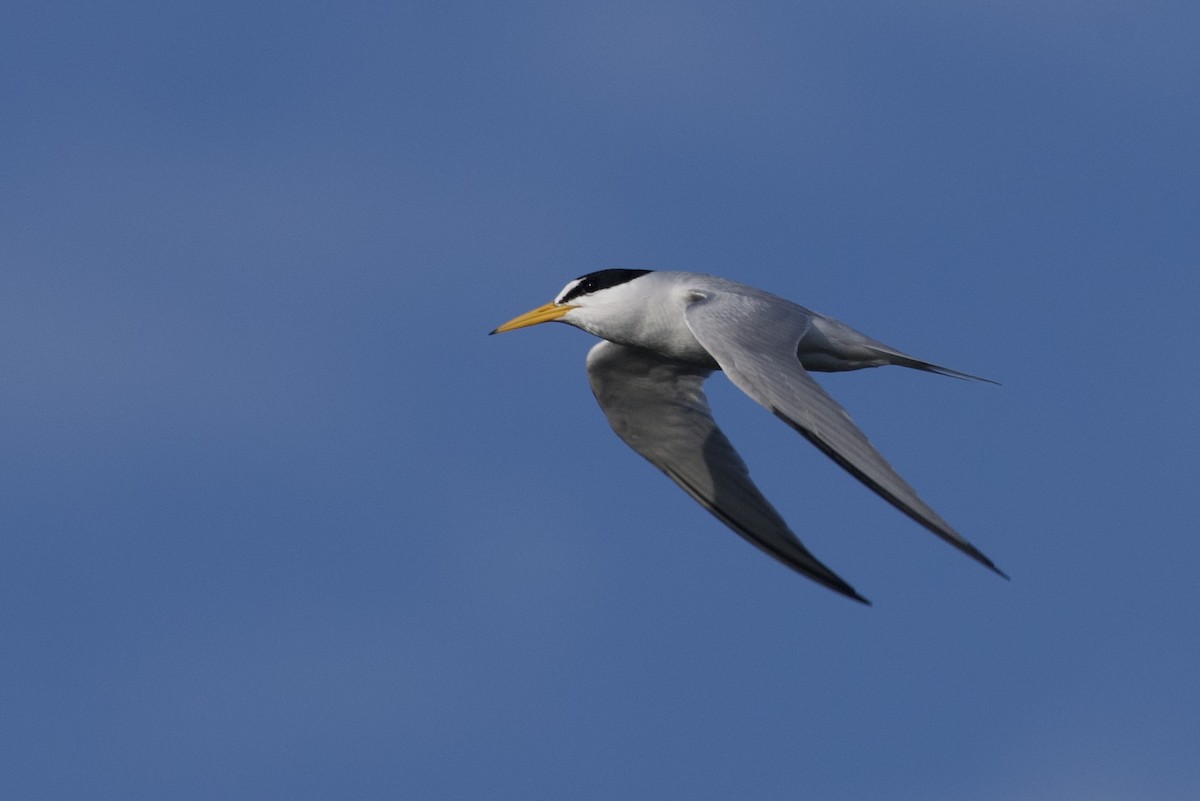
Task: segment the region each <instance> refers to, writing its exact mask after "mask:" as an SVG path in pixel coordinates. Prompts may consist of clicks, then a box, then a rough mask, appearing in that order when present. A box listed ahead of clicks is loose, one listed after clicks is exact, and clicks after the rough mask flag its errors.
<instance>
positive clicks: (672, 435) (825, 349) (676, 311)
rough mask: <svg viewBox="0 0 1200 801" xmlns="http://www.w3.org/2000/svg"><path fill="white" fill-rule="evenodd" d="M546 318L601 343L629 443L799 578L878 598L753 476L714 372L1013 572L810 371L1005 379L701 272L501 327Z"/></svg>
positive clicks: (908, 507)
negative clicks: (716, 395)
mask: <svg viewBox="0 0 1200 801" xmlns="http://www.w3.org/2000/svg"><path fill="white" fill-rule="evenodd" d="M547 322H559V323H567V324H568V325H572V326H575V327H576V328H579V329H582V330H583V331H586V332H588V333H589V334H592V335H594V336H597V337H599V338H600V339H601V341H600V342H599V343H598V344H596V345H594V346H593V347H592V348H591V350H590V351H589V352H588V355H587V374H588V380H589V383H590V384H591V389H592V392H593V394H594V395H595V396H596V400H597V402H598V403H599V404H600V408H601V410H602V411H603V412H604V414H605V416H606V417H607V418H608V422H609V425H610V426H611V427H612V429H613V431H614V432H615V433H616V434H617V436H618V437H620V438H621V439H622V440H624V442H625V443H626V444H627V445H629V447H631V448H632V449H633V450H634V451H636V452H637V453H639V454H641V455H642V456H643V457H645V458H646V459H647V460H648V461H650V463H651V464H653V465H654V466H655V467H657V468H658V469H659V470H661V471H662V472H663V473H665V474H666V475H667V476H668V477H670V478H671V479H672V480H673V481H674V482H675V483H676V484H678V485H679V486H680V487H682V488H683V490H684V491H685V492H686V493H687V494H688V495H690V496H691V497H692V498H693V499H694V500H695V501H696V502H697V503H699V504H700V505H701V506H702V507H704V508H705V509H707V510H708V511H709V512H711V513H712V514H713V515H714V516H715V517H716V518H717V519H718V520H720V521H721V522H722V523H724V524H725V525H726V526H728V527H729V528H731V529H733V530H734V531H735V532H737V533H738V534H739V535H741V536H742V537H743V538H745V539H746V540H748V541H749V542H750V543H752V544H753V545H755V546H757V547H758V548H760V549H761V550H763V551H765V552H766V553H768V554H770V555H771V556H773V557H774V558H775V559H777V560H779V561H780V562H782V563H783V564H785V565H787V566H788V567H790V568H792V569H793V570H795V571H797V572H798V573H800V574H801V575H803V576H805V577H807V578H809V579H812V580H813V581H815V582H817V583H818V584H820V585H822V586H824V587H827V588H829V589H831V590H833V591H835V592H837V593H840V594H842V595H844V596H847V597H849V598H852V599H853V600H855V601H859V602H861V603H864V604H868V605H869V604H870V601H868V600H867V599H866V598H864V597H863V596H862V595H860V594H859V593H858V592H857V591H856V590H855V589H854V588H853V587H851V586H850V585H849V584H847V583H846V582H845V581H844V580H843V579H841V578H840V577H839V576H838V575H836V574H835V573H834V572H833V571H832V570H830V569H829V568H828V567H826V566H825V565H824V564H822V563H821V562H820V561H818V560H817V558H816V557H815V556H813V554H812V553H811V552H810V551H809V550H808V549H807V548H806V547H805V546H804V544H803V543H802V542H801V541H800V539H799V538H798V537H797V536H796V535H795V533H793V532H792V530H791V529H790V528H789V527H788V524H787V522H786V521H785V520H784V519H783V517H782V516H781V515H780V514H779V512H778V511H776V509H775V507H773V506H772V505H771V503H770V502H769V501H768V500H767V499H766V498H765V497H764V496H763V494H762V492H760V491H759V489H758V487H756V486H755V484H754V482H753V481H751V479H750V473H749V470H748V468H747V467H746V464H745V462H744V461H743V460H742V458H741V456H739V455H738V452H737V451H736V450H735V449H734V447H733V445H732V444H731V443H730V442H729V440H728V438H727V437H726V436H725V434H724V433H723V432H722V431H721V429H720V428H719V427H718V426H717V423H716V421H715V420H714V419H713V415H712V411H711V409H710V407H709V404H708V400H707V398H706V397H705V394H704V390H703V384H704V382H705V381H706V380H707V379H708V377H709V376H710V375H711V374H712V373H714V372H716V371H722V372H724V373H725V375H726V376H727V377H728V378H729V380H730V381H732V382H733V384H734V385H735V386H737V387H738V388H739V389H740V390H742V392H744V393H745V394H747V395H749V396H750V398H752V399H753V400H754V401H756V402H758V403H759V404H761V405H762V406H764V407H765V408H766V409H767V410H768V411H770V412H771V413H773V414H774V415H775V416H776V417H778V418H779V419H781V420H782V421H783V422H784V423H786V424H787V425H789V426H791V427H792V428H793V429H795V430H796V431H798V432H799V433H800V434H801V436H803V437H804V438H805V439H807V440H808V441H809V442H811V443H812V444H813V445H815V446H816V447H817V448H818V449H819V450H820V451H822V452H823V453H824V454H825V455H826V456H828V457H829V458H830V459H832V460H833V461H834V462H836V463H837V464H838V465H840V466H841V467H842V468H844V469H845V470H846V471H847V472H849V473H850V474H851V475H852V476H854V477H855V478H857V479H858V480H859V481H861V482H862V483H863V484H865V485H866V486H867V487H869V488H870V489H871V490H873V491H874V492H875V493H876V494H878V495H879V496H881V497H882V498H883V499H884V500H886V501H887V502H888V503H890V504H892V505H893V506H895V507H896V508H897V509H899V510H900V511H901V512H903V513H904V514H906V515H908V516H909V517H910V518H912V519H913V520H915V521H916V522H917V523H919V524H921V525H922V526H924V527H925V528H926V529H928V530H929V531H931V532H933V533H934V534H936V535H937V536H938V537H940V538H942V539H943V540H945V541H946V542H948V543H950V544H951V545H953V546H954V547H955V548H957V549H959V550H960V551H962V552H963V553H965V554H967V555H968V556H970V557H971V558H973V559H975V560H976V561H977V562H979V563H981V564H983V565H984V566H985V567H987V568H988V569H990V570H992V571H993V572H995V573H997V574H998V575H1000V576H1002V577H1004V578H1008V576H1007V575H1006V574H1005V573H1004V572H1003V571H1001V570H1000V569H999V568H998V567H996V565H995V564H994V563H993V562H992V560H991V559H989V558H988V557H987V556H985V555H984V554H983V553H982V552H981V551H980V550H979V549H978V548H976V547H975V546H974V545H972V544H971V543H970V542H968V541H967V539H966V538H965V537H963V536H962V535H961V534H959V533H958V532H957V531H956V530H955V529H954V528H953V527H951V525H950V524H949V523H947V522H946V521H945V520H944V519H943V518H942V517H941V516H940V515H939V514H938V513H937V512H935V511H934V510H933V508H932V507H931V506H930V505H929V504H927V503H926V502H925V501H924V500H922V499H921V497H920V496H919V495H918V494H917V493H916V491H915V490H914V489H913V488H912V487H911V486H909V484H908V483H907V482H906V481H905V480H904V479H903V478H901V477H900V475H899V473H897V472H896V470H895V469H893V468H892V466H891V465H889V464H888V462H887V461H886V460H885V459H884V458H883V456H882V455H881V454H880V453H879V451H877V450H876V449H875V447H874V446H873V445H871V443H870V442H869V441H868V440H867V437H866V435H865V434H864V433H863V432H862V431H861V430H860V429H859V428H858V426H857V425H855V423H854V421H853V420H852V419H851V418H850V415H849V414H848V413H847V412H846V411H845V410H844V409H843V408H842V407H841V406H840V405H839V404H838V403H837V401H835V400H834V399H833V398H832V397H831V396H830V395H829V394H828V393H827V392H826V391H825V390H824V389H823V388H822V387H821V385H820V384H818V383H817V382H816V381H815V380H814V379H813V377H812V376H811V375H810V373H811V372H814V371H816V372H839V371H845V370H860V369H863V368H868V367H880V366H883V365H899V366H902V367H909V368H913V369H916V370H923V371H926V372H930V373H938V374H941V375H946V376H952V377H955V378H961V379H968V380H974V381H985V382H988V383H992V384H994V383H996V382H994V381H991V380H990V379H986V378H980V377H979V376H974V375H970V374H969V373H963V372H960V371H958V370H951V369H950V368H948V367H942V366H940V365H937V364H933V363H931V362H926V361H922V360H920V359H917V358H914V357H912V356H909V355H908V354H906V353H903V352H901V351H899V350H896V349H895V348H892V347H889V346H888V345H885V344H883V343H882V342H879V341H878V340H875V339H872V338H870V337H868V336H866V335H865V334H862V333H860V332H858V331H856V330H855V329H853V328H851V327H850V326H848V325H846V324H845V323H842V322H839V321H838V320H835V319H833V318H831V317H827V316H825V315H823V314H819V313H817V312H815V311H812V310H810V309H807V308H805V307H803V306H800V305H798V304H795V303H792V302H791V301H789V300H785V299H784V298H781V297H778V296H776V295H773V294H771V293H769V292H766V291H764V290H761V289H758V288H756V287H752V286H749V285H746V284H741V283H738V282H735V281H731V280H727V279H725V278H719V277H717V276H713V275H705V274H701V273H692V272H678V271H657V270H639V269H618V268H613V269H605V270H599V271H597V272H592V273H589V274H587V275H583V276H580V277H579V278H576V279H574V280H572V281H570V282H569V283H567V285H566V286H565V287H563V289H562V291H561V292H559V293H558V295H557V296H556V297H555V298H554V300H553V301H551V302H549V303H546V304H544V305H542V306H539V307H537V308H536V309H533V310H531V311H529V312H526V313H525V314H522V315H519V316H517V317H515V318H513V319H512V320H509V321H508V322H506V323H504V324H503V325H501V326H499V327H497V328H496V329H494V330H493V331H492V332H491V333H492V334H500V333H504V332H507V331H513V330H516V329H518V328H526V327H528V326H533V325H539V324H541V323H547Z"/></svg>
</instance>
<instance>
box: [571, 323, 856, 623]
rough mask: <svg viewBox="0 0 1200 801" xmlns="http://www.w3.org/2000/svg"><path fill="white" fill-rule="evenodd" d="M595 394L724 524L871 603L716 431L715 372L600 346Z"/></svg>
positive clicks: (620, 431)
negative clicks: (802, 533) (783, 512)
mask: <svg viewBox="0 0 1200 801" xmlns="http://www.w3.org/2000/svg"><path fill="white" fill-rule="evenodd" d="M587 369H588V379H589V381H590V382H591V385H592V392H594V393H595V395H596V400H597V401H599V403H600V408H601V409H603V410H604V414H605V416H607V417H608V422H609V424H610V425H611V426H612V428H613V431H615V432H616V433H617V436H619V437H620V438H621V439H623V440H624V441H625V443H626V444H627V445H629V447H631V448H633V449H634V450H635V451H637V452H638V453H640V454H641V455H642V456H644V457H646V458H647V459H648V460H650V462H651V463H652V464H653V465H654V466H655V467H657V468H659V469H660V470H662V471H663V472H664V473H666V474H667V475H668V476H670V478H671V479H672V480H673V481H675V483H677V484H678V485H679V486H681V487H683V489H684V490H685V491H686V492H687V493H688V495H691V496H692V498H694V499H695V500H696V501H697V502H698V503H699V504H700V505H701V506H703V507H704V508H705V509H707V510H708V511H710V512H712V514H713V515H715V516H716V517H717V518H718V519H719V520H720V521H721V522H723V523H724V524H725V525H727V526H729V527H730V528H731V529H733V530H734V531H736V532H737V533H738V534H740V535H741V536H743V537H744V538H746V539H747V540H749V541H750V542H751V543H753V544H754V545H756V546H758V547H759V548H761V549H762V550H764V551H766V552H767V553H769V554H770V555H771V556H774V557H775V558H776V559H778V560H779V561H781V562H783V563H784V564H785V565H787V566H788V567H791V568H793V569H794V570H796V571H798V572H800V573H802V574H804V575H805V576H808V577H809V578H811V579H812V580H814V581H817V582H819V583H821V584H823V585H825V586H826V587H828V588H830V589H831V590H835V591H836V592H840V593H842V594H843V595H847V596H849V597H851V598H853V599H855V600H857V601H862V602H863V603H869V602H868V601H867V600H866V599H865V598H863V597H862V596H861V595H859V594H858V593H857V592H855V591H854V589H853V588H852V587H851V586H850V585H849V584H847V583H846V582H844V581H842V580H841V579H840V578H838V577H837V576H836V575H835V574H834V573H833V571H831V570H830V569H829V568H827V567H825V566H824V565H823V564H821V563H820V562H819V561H817V559H816V558H815V557H814V556H813V555H812V554H811V553H809V552H808V549H806V548H805V547H804V546H803V545H802V544H801V543H800V540H798V539H797V538H796V535H795V534H793V533H792V531H791V529H789V528H788V526H787V523H785V522H784V521H783V518H782V517H780V516H779V513H778V512H776V511H775V509H774V507H772V506H771V504H770V502H768V501H767V499H766V498H764V497H763V495H762V493H761V492H759V491H758V488H757V487H755V486H754V483H753V482H752V481H751V480H750V473H749V471H748V470H747V469H746V464H745V463H744V462H743V461H742V459H741V457H740V456H738V454H737V451H735V450H734V449H733V446H732V445H730V444H729V440H728V439H727V438H726V437H725V435H724V434H723V433H722V432H721V429H719V428H718V427H717V424H716V422H715V421H714V420H713V417H712V412H711V411H710V410H709V407H708V400H707V398H705V397H704V391H703V389H702V386H701V385H702V384H703V383H704V380H705V379H706V378H708V376H709V375H710V374H711V372H712V371H711V370H707V369H703V368H698V367H691V366H688V365H685V364H680V363H678V362H673V361H669V360H667V359H664V358H662V357H661V356H658V355H657V354H654V353H651V352H650V351H646V350H641V349H637V348H630V347H626V346H624V345H617V344H615V343H613V342H601V343H600V344H598V345H596V346H595V347H593V348H592V349H591V351H590V352H589V353H588V358H587Z"/></svg>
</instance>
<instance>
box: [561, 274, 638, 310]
mask: <svg viewBox="0 0 1200 801" xmlns="http://www.w3.org/2000/svg"><path fill="white" fill-rule="evenodd" d="M649 272H653V270H600V271H599V272H594V273H588V274H587V275H584V276H580V277H579V278H578V279H577V280H578V281H579V283H578V284H576V285H575V286H574V287H572V289H571V291H570V292H568V293H567V294H565V295H563V297H562V299H561V300H560V301H559V303H570V302H571V299H572V298H577V297H579V296H580V295H590V294H591V293H593V292H599V291H600V290H601V289H608V288H609V287H613V286H616V285H617V284H624V283H626V282H627V281H632V280H633V279H635V278H637V277H638V276H639V275H645V274H646V273H649Z"/></svg>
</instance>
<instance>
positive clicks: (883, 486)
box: [684, 291, 1007, 578]
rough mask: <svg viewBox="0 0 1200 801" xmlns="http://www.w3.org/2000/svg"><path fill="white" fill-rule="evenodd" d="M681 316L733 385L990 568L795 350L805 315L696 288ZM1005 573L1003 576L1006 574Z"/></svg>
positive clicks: (767, 300) (776, 303) (772, 302)
mask: <svg viewBox="0 0 1200 801" xmlns="http://www.w3.org/2000/svg"><path fill="white" fill-rule="evenodd" d="M684 320H686V321H687V324H688V327H689V328H690V329H691V331H692V333H693V334H694V335H695V337H696V339H697V340H699V342H700V344H701V345H703V346H704V348H705V349H706V350H707V351H708V352H709V354H711V355H712V357H713V358H714V359H715V360H716V362H717V364H719V365H720V366H721V369H722V370H723V371H724V372H725V374H726V375H727V376H729V380H730V381H732V382H733V383H734V384H735V385H737V387H738V388H739V389H741V390H742V391H743V392H745V393H746V394H747V395H749V396H750V397H751V398H753V399H754V400H756V401H758V402H759V403H761V404H762V405H763V406H765V407H766V408H768V409H770V410H771V411H772V412H773V413H774V414H775V415H777V416H778V417H780V418H781V419H782V420H783V421H784V422H786V423H787V424H788V425H790V426H791V427H792V428H794V429H796V430H797V431H799V432H800V433H801V434H803V435H804V437H805V438H806V439H808V441H809V442H811V443H813V444H814V445H816V446H817V447H818V448H820V449H821V450H822V451H823V452H824V453H825V454H826V455H827V456H829V457H830V458H831V459H833V460H834V461H835V462H837V463H838V464H839V465H841V466H842V467H843V468H845V469H846V470H847V471H848V472H849V473H850V474H851V475H853V476H854V477H855V478H857V479H858V480H859V481H861V482H862V483H864V484H866V485H867V486H868V487H870V488H871V489H872V490H874V491H875V492H876V493H878V494H879V495H880V496H881V497H882V498H883V499H884V500H886V501H887V502H888V503H890V504H892V505H893V506H895V507H896V508H897V509H899V510H900V511H902V512H904V513H905V514H906V515H908V516H909V517H911V518H912V519H913V520H916V521H917V522H918V523H920V524H921V525H922V526H924V527H925V528H927V529H929V530H930V531H932V532H933V533H934V534H936V535H938V536H939V537H941V538H942V539H944V540H945V541H946V542H948V543H950V544H951V545H953V546H954V547H956V548H958V549H959V550H960V551H962V552H963V553H965V554H967V555H968V556H971V557H972V558H974V559H976V560H977V561H979V562H981V563H982V564H984V565H986V566H987V567H989V568H991V569H992V570H994V571H995V572H997V573H999V574H1000V575H1001V576H1004V573H1003V572H1002V571H1001V570H1000V569H999V568H997V567H996V566H995V565H994V564H992V560H990V559H988V558H987V557H986V556H984V555H983V554H982V553H981V552H980V551H979V549H978V548H976V547H975V546H974V545H972V544H971V543H970V542H968V541H967V540H966V538H964V537H963V536H962V535H961V534H959V533H958V532H957V531H955V530H954V529H953V528H952V527H951V526H950V524H949V523H947V522H946V521H945V520H943V519H942V518H941V516H940V515H939V514H938V513H937V512H935V511H934V510H933V509H932V508H931V507H930V506H929V504H927V503H925V501H923V500H921V498H920V496H918V495H917V493H916V490H914V489H913V488H912V487H910V486H909V485H908V483H907V482H906V481H905V480H904V479H903V478H901V477H900V475H899V474H898V473H897V472H896V471H895V470H894V469H893V468H892V466H891V465H890V464H888V463H887V461H886V460H885V459H884V458H883V456H882V455H881V454H880V453H879V451H877V450H875V448H874V446H872V445H871V443H870V442H868V441H867V437H866V435H865V434H863V433H862V431H860V430H859V428H858V426H856V425H855V424H854V421H853V420H851V419H850V415H849V414H847V413H846V410H845V409H843V408H842V407H841V406H839V405H838V403H837V401H835V400H834V399H833V398H831V397H830V396H829V394H828V393H826V392H825V390H824V389H822V388H821V386H820V385H819V384H818V383H817V382H816V381H814V380H813V378H812V376H810V375H809V374H808V371H807V370H805V369H804V367H803V366H801V364H800V360H799V359H798V358H797V357H796V348H797V345H798V343H799V342H800V338H801V337H803V336H804V333H805V332H806V331H807V330H808V327H809V325H810V321H809V317H808V316H807V315H806V314H805V313H804V310H803V309H801V308H800V307H798V306H794V305H792V304H789V303H787V302H786V301H782V300H779V299H776V298H771V297H759V296H754V295H739V294H734V293H726V292H716V291H708V292H699V293H697V294H696V299H695V300H694V301H693V303H692V304H691V305H689V306H688V307H687V310H686V311H685V313H684ZM1005 578H1007V576H1005Z"/></svg>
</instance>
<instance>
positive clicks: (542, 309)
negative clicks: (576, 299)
mask: <svg viewBox="0 0 1200 801" xmlns="http://www.w3.org/2000/svg"><path fill="white" fill-rule="evenodd" d="M574 308H575V307H574V306H572V305H570V304H563V305H561V306H559V305H557V304H554V303H547V304H546V305H545V306H538V307H537V308H536V309H534V310H533V311H527V312H525V313H524V314H522V315H521V316H520V317H514V318H513V319H511V320H509V321H508V322H507V323H505V324H504V325H502V326H500V327H499V328H497V329H496V330H495V331H493V332H492V333H493V334H503V333H504V332H505V331H513V330H515V329H517V328H525V327H526V326H530V325H537V324H538V323H548V322H550V321H551V320H557V319H558V318H559V317H562V316H563V315H564V314H566V313H567V312H569V311H570V310H571V309H574Z"/></svg>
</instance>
